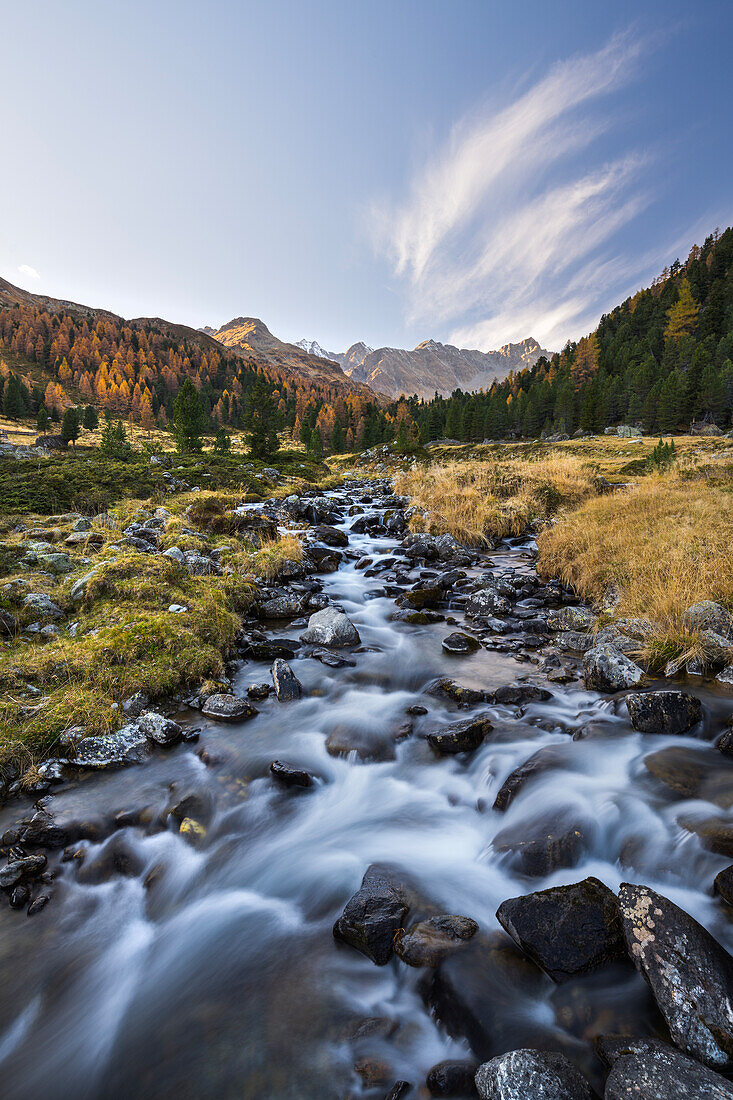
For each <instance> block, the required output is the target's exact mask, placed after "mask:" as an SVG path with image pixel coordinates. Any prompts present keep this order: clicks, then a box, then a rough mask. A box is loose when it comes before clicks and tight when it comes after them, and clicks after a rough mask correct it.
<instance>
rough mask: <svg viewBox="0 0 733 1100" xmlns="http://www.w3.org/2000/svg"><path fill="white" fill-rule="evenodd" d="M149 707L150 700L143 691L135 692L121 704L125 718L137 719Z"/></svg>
mask: <svg viewBox="0 0 733 1100" xmlns="http://www.w3.org/2000/svg"><path fill="white" fill-rule="evenodd" d="M149 705H150V700H149V699H148V697H147V695H146V694H145V692H144V691H136V692H135V694H134V695H131V696H130V697H129V699H125V701H124V702H123V704H122V713H123V714H124V716H125V718H139V717H140V715H141V714H142V713H143V711H144V710H146V709H147V707H148V706H149Z"/></svg>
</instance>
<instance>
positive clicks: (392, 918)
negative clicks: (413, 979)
mask: <svg viewBox="0 0 733 1100" xmlns="http://www.w3.org/2000/svg"><path fill="white" fill-rule="evenodd" d="M408 911H409V903H408V901H407V897H406V893H405V890H404V887H403V886H402V884H401V882H400V880H399V877H398V876H397V874H396V872H395V871H394V870H393V869H392V868H390V867H387V866H384V865H381V864H376V863H373V864H372V865H371V866H370V867H368V868H367V870H366V873H365V875H364V878H363V879H362V882H361V886H360V888H359V889H358V890H357V892H356V893H355V894H354V895H353V897H351V898H350V899H349V900H348V901H347V903H346V906H345V907H344V911H343V913H342V914H341V916H340V917H339V918H338V920H337V921H336V923H335V924H334V926H333V934H334V936H335V938H336V939H337V940H341V941H342V942H343V943H348V944H350V946H351V947H354V948H356V950H357V951H360V952H361V953H362V955H366V957H367V958H368V959H371V960H372V962H374V963H376V964H377V966H384V965H385V963H387V962H389V960H390V958H391V957H392V951H393V945H394V937H395V933H396V932H397V931H398V929H400V928H401V927H402V926H403V924H404V920H405V917H406V916H407V913H408Z"/></svg>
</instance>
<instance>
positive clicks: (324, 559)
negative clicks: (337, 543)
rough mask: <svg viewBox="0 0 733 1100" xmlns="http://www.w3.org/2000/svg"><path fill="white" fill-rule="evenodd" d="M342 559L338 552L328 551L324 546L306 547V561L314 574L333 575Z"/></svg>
mask: <svg viewBox="0 0 733 1100" xmlns="http://www.w3.org/2000/svg"><path fill="white" fill-rule="evenodd" d="M342 559H343V555H342V553H341V551H340V550H329V549H327V547H325V546H309V547H308V561H310V563H311V565H312V566H313V570H314V572H316V573H335V572H336V570H337V569H338V567H339V565H340V564H341V561H342Z"/></svg>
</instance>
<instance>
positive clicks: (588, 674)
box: [583, 643, 642, 692]
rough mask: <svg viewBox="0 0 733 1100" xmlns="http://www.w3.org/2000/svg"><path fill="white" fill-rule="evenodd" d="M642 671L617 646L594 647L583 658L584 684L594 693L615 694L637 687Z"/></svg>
mask: <svg viewBox="0 0 733 1100" xmlns="http://www.w3.org/2000/svg"><path fill="white" fill-rule="evenodd" d="M641 678H642V671H641V669H640V668H639V666H638V665H636V664H634V662H633V661H631V660H629V658H628V657H627V656H626V655H625V654H623V653H622V652H621V650H620V649H618V648H617V646H615V645H613V644H610V643H606V644H605V645H598V646H593V648H592V649H589V650H588V651H587V653H586V654H585V656H584V657H583V682H584V683H585V686H586V687H587V688H589V689H591V690H594V691H605V692H615V691H621V690H622V689H623V688H630V687H636V685H637V684H638V683H639V682H640V681H641Z"/></svg>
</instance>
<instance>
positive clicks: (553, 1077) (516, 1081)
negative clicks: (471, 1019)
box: [476, 1050, 593, 1100]
mask: <svg viewBox="0 0 733 1100" xmlns="http://www.w3.org/2000/svg"><path fill="white" fill-rule="evenodd" d="M476 1088H477V1090H478V1094H479V1096H480V1098H481V1100H593V1090H592V1089H591V1087H590V1085H589V1084H588V1082H587V1081H586V1079H585V1077H583V1075H582V1074H581V1073H580V1071H579V1070H577V1069H576V1068H575V1066H574V1065H573V1063H572V1062H570V1061H569V1060H568V1059H567V1058H566V1057H565V1055H564V1054H560V1052H559V1051H553V1050H512V1051H509V1053H508V1054H501V1055H500V1056H499V1057H498V1058H492V1059H491V1061H490V1062H484V1064H483V1065H482V1066H479V1069H478V1071H477V1073H476Z"/></svg>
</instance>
